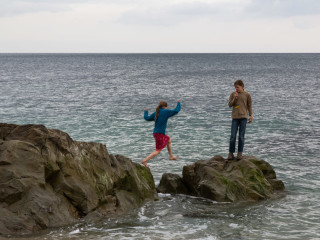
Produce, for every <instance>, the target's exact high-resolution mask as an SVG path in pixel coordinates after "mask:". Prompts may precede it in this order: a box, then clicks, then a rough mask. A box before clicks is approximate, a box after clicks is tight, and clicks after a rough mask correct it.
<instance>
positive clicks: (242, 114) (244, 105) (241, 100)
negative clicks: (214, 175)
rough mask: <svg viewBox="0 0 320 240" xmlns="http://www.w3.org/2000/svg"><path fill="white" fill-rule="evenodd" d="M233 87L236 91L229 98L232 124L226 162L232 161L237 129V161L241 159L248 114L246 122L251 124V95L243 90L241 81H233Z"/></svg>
mask: <svg viewBox="0 0 320 240" xmlns="http://www.w3.org/2000/svg"><path fill="white" fill-rule="evenodd" d="M234 87H235V89H236V91H235V92H232V93H231V94H230V97H229V107H232V124H231V136H230V145H229V155H228V160H232V159H234V155H233V153H234V152H235V148H236V137H237V132H238V128H239V140H238V154H237V159H238V160H240V159H242V152H243V147H244V135H245V132H246V126H247V121H248V112H249V115H250V118H249V121H248V122H249V123H251V122H252V119H253V113H252V99H251V95H250V93H248V92H247V91H245V90H244V83H243V81H242V80H237V81H235V83H234Z"/></svg>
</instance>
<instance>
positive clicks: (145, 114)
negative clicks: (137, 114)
mask: <svg viewBox="0 0 320 240" xmlns="http://www.w3.org/2000/svg"><path fill="white" fill-rule="evenodd" d="M155 115H156V113H155V112H154V113H152V114H151V115H150V116H149V114H148V108H146V109H145V110H144V119H145V120H147V121H154V117H155Z"/></svg>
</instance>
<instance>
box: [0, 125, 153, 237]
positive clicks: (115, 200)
mask: <svg viewBox="0 0 320 240" xmlns="http://www.w3.org/2000/svg"><path fill="white" fill-rule="evenodd" d="M157 198H158V196H157V191H156V188H155V185H154V180H153V176H152V174H151V172H150V170H149V169H147V168H145V167H143V166H141V165H140V164H137V163H134V162H132V161H131V160H130V159H128V158H126V157H124V156H121V155H116V156H113V155H110V154H109V153H108V151H107V148H106V146H105V145H103V144H100V143H87V142H78V141H73V140H72V139H71V138H70V136H69V135H68V134H67V133H64V132H62V131H59V130H53V129H47V128H46V127H44V126H42V125H24V126H19V125H14V124H0V234H2V235H22V234H30V233H34V232H37V231H39V230H42V229H46V228H48V227H58V226H63V225H67V224H71V223H74V222H75V221H77V220H78V219H79V218H82V217H85V216H87V215H89V214H92V213H94V212H96V213H98V214H100V215H101V216H110V215H112V214H124V213H126V212H127V211H129V210H131V209H133V208H136V207H139V206H141V205H142V204H144V203H145V202H146V201H149V200H155V199H157Z"/></svg>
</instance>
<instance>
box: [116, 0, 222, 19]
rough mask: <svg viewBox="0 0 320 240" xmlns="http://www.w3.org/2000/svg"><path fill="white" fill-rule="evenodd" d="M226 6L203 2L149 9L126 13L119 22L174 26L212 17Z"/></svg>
mask: <svg viewBox="0 0 320 240" xmlns="http://www.w3.org/2000/svg"><path fill="white" fill-rule="evenodd" d="M225 7H226V6H223V7H222V6H221V5H217V4H208V3H203V2H191V3H180V4H175V5H170V6H163V7H162V8H154V7H149V8H145V9H144V10H141V9H134V10H131V11H127V12H126V13H124V14H123V16H122V17H121V18H120V19H119V22H121V23H126V24H138V25H174V24H178V23H180V22H183V21H190V20H194V19H197V18H199V17H203V16H213V15H216V14H219V13H221V12H222V11H221V9H224V8H225Z"/></svg>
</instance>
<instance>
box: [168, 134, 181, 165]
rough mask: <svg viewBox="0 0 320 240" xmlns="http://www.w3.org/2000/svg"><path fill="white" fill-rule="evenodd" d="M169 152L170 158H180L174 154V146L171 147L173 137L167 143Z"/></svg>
mask: <svg viewBox="0 0 320 240" xmlns="http://www.w3.org/2000/svg"><path fill="white" fill-rule="evenodd" d="M167 148H168V152H169V156H170V158H169V160H177V159H178V158H177V157H175V156H173V155H172V147H171V138H170V140H169V142H168V144H167Z"/></svg>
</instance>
